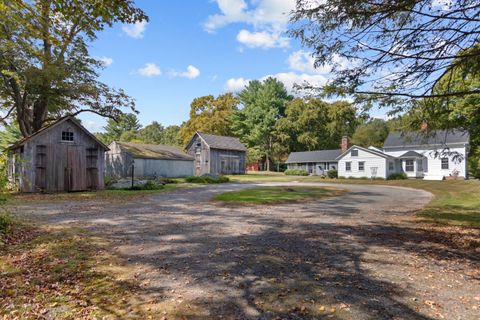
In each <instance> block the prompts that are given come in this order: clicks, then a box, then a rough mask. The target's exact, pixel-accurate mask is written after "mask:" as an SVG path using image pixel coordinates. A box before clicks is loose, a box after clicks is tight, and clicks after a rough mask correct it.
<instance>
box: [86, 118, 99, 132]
mask: <svg viewBox="0 0 480 320" xmlns="http://www.w3.org/2000/svg"><path fill="white" fill-rule="evenodd" d="M82 125H83V126H84V127H85V128H86V129H87V130H88V131H90V132H98V131H101V130H102V129H103V125H102V124H101V123H98V122H97V121H94V120H84V121H82Z"/></svg>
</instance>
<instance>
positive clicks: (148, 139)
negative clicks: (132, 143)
mask: <svg viewBox="0 0 480 320" xmlns="http://www.w3.org/2000/svg"><path fill="white" fill-rule="evenodd" d="M179 131H180V126H176V125H171V126H168V127H164V126H162V125H161V124H160V123H158V122H156V121H153V122H152V123H151V124H149V125H148V126H145V127H144V128H142V129H141V130H140V131H139V132H138V137H137V139H139V140H141V141H142V142H144V143H152V144H163V145H171V146H180V145H181V142H180V138H179Z"/></svg>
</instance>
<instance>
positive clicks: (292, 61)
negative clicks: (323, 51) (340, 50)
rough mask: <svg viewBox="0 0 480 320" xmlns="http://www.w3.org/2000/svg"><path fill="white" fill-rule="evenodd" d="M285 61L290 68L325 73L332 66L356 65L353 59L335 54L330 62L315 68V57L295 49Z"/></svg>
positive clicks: (329, 70) (345, 66)
mask: <svg viewBox="0 0 480 320" xmlns="http://www.w3.org/2000/svg"><path fill="white" fill-rule="evenodd" d="M287 62H288V65H289V67H290V69H291V70H293V71H298V72H305V73H310V74H327V73H330V72H331V71H332V70H333V68H336V69H339V70H342V69H345V68H347V67H348V66H353V65H356V63H355V62H353V61H349V60H347V59H345V58H341V57H339V56H337V55H335V56H334V57H333V59H332V63H331V64H325V65H323V66H319V67H317V68H315V58H313V56H312V55H311V53H309V52H306V51H303V50H299V51H295V52H293V53H292V54H290V56H289V57H288V59H287Z"/></svg>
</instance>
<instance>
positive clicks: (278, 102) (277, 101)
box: [232, 78, 292, 170]
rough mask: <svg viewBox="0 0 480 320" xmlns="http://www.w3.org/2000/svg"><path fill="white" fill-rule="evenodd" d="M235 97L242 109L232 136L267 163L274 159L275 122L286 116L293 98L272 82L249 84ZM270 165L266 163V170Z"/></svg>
mask: <svg viewBox="0 0 480 320" xmlns="http://www.w3.org/2000/svg"><path fill="white" fill-rule="evenodd" d="M238 97H239V99H240V103H241V104H242V106H243V108H241V109H239V110H238V111H237V112H235V114H234V115H233V117H232V120H233V123H232V125H233V131H234V133H235V134H236V135H237V136H238V137H240V139H241V140H242V142H244V143H245V144H246V145H247V147H249V148H252V147H257V148H258V149H260V150H262V151H263V153H264V155H265V157H266V159H270V158H271V157H272V156H273V155H274V154H273V151H274V143H275V139H276V131H275V125H276V122H277V121H278V119H280V118H281V117H283V116H284V115H285V107H286V105H287V102H288V101H290V100H292V97H291V96H290V95H289V94H288V93H287V90H286V89H285V86H284V84H283V83H282V82H280V81H278V80H276V79H274V78H268V79H266V80H264V81H263V82H260V81H258V80H255V81H250V83H249V85H248V86H247V87H246V88H245V89H244V90H243V91H241V92H240V93H239V95H238ZM269 164H270V162H269V161H267V170H269V169H270V168H269Z"/></svg>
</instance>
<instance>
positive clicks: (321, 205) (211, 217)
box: [14, 183, 480, 319]
mask: <svg viewBox="0 0 480 320" xmlns="http://www.w3.org/2000/svg"><path fill="white" fill-rule="evenodd" d="M262 185H265V184H262ZM267 185H292V183H269V184H267ZM293 185H323V184H316V183H308V184H307V183H302V184H294V183H293ZM252 186H253V185H251V184H238V185H233V184H228V185H218V186H206V187H196V188H188V189H180V190H177V191H174V192H171V193H168V194H167V193H165V194H156V195H152V196H148V197H147V198H145V199H142V200H136V201H130V202H125V203H121V202H113V203H97V202H71V203H56V204H43V203H41V204H35V205H23V206H18V207H17V208H15V210H14V211H15V212H16V213H17V214H18V215H20V216H22V217H26V218H30V219H34V220H35V221H39V222H40V223H49V224H52V223H54V224H62V225H72V226H80V227H83V228H86V229H88V230H89V231H91V232H94V233H95V234H98V235H101V236H102V237H105V238H107V239H109V240H110V241H111V243H112V250H113V251H114V252H115V253H116V254H117V255H119V256H121V257H123V258H125V260H126V261H128V263H131V264H135V265H136V267H137V268H138V280H139V281H141V282H142V285H143V287H144V288H145V289H144V291H145V294H146V295H150V297H151V300H153V301H155V304H154V306H153V307H154V308H155V310H158V315H159V318H161V316H162V315H165V316H166V317H167V318H168V319H170V318H172V315H176V316H177V317H178V318H182V317H183V316H186V318H188V319H191V318H193V319H197V318H201V319H219V318H223V319H322V318H324V317H325V318H333V319H442V318H445V319H478V318H479V315H480V281H479V279H480V275H479V262H480V260H479V257H478V256H475V255H471V254H469V253H468V252H464V251H462V250H461V249H459V248H454V247H451V246H447V245H445V244H444V243H442V242H441V241H439V240H438V237H432V235H431V234H429V233H428V232H426V231H423V229H420V228H418V227H417V225H416V224H415V223H414V221H413V220H414V218H413V212H414V211H415V210H418V209H420V208H421V207H422V206H423V205H425V204H426V203H428V201H429V200H430V197H431V195H430V194H428V193H426V192H423V191H419V190H412V189H404V188H394V187H385V186H366V185H341V186H339V185H335V186H333V187H337V188H338V187H340V188H345V189H347V190H348V193H346V194H344V195H342V196H340V197H337V198H332V199H326V200H323V201H314V202H308V203H301V204H288V205H281V206H252V207H249V206H243V207H223V206H220V205H217V204H214V203H211V202H210V201H209V200H210V199H211V197H212V196H213V195H214V194H216V193H218V192H223V191H227V190H235V189H239V188H246V187H252Z"/></svg>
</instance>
